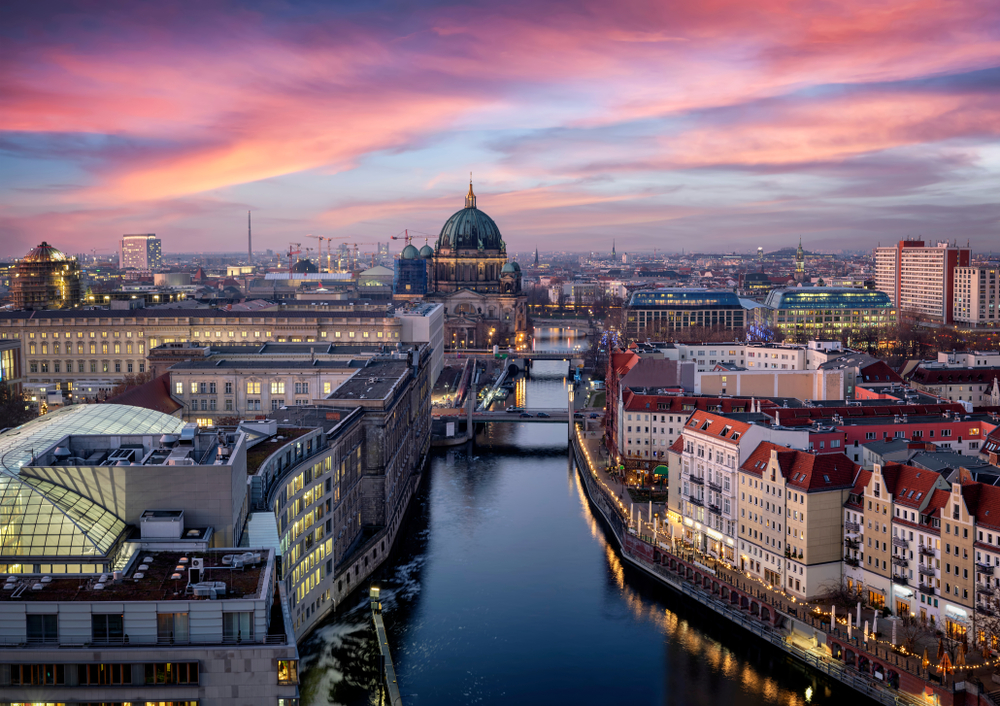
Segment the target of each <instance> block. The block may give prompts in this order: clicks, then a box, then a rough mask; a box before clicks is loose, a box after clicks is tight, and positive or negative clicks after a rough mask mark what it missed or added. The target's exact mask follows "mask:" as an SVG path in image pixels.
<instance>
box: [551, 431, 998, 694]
mask: <svg viewBox="0 0 1000 706" xmlns="http://www.w3.org/2000/svg"><path fill="white" fill-rule="evenodd" d="M600 444H601V439H600V432H586V431H584V430H583V428H582V427H581V426H580V425H577V424H575V425H574V428H573V430H572V435H571V450H572V453H573V455H574V459H575V461H576V464H575V465H576V468H577V472H578V474H579V476H580V477H581V479H582V481H583V485H584V488H585V490H586V493H587V496H588V499H589V500H590V502H591V505H592V506H593V507H594V508H595V509H596V510H597V511H598V514H599V516H600V517H601V518H602V519H603V520H604V521H605V524H606V525H607V526H608V528H609V529H610V530H611V532H612V534H613V535H614V538H615V540H616V542H617V544H618V549H619V552H620V554H621V556H622V558H623V559H624V560H625V561H627V562H628V563H629V564H631V565H632V566H634V567H636V568H638V569H641V570H642V571H644V572H646V573H647V574H648V575H650V576H652V577H653V578H655V579H656V580H657V581H659V582H660V583H662V584H665V585H666V586H669V587H670V588H672V589H673V590H674V591H676V592H678V593H680V594H683V595H684V596H685V597H687V598H688V599H690V600H692V601H695V602H697V603H699V604H700V605H702V606H704V607H705V608H708V609H710V610H713V611H715V612H716V613H717V614H719V615H721V616H723V617H725V618H727V619H729V620H731V621H732V622H734V623H736V624H738V625H740V626H741V627H742V628H744V629H745V630H747V631H749V632H751V633H753V634H754V635H756V636H757V637H758V638H760V639H762V640H765V641H766V642H769V643H771V644H772V645H774V646H775V647H777V648H778V649H781V650H783V651H784V652H786V653H788V654H789V655H791V656H793V657H794V658H796V659H798V660H799V661H801V662H803V663H805V664H807V665H809V666H810V667H812V668H813V669H815V670H817V671H819V672H822V673H823V674H826V675H828V676H829V677H831V678H833V679H836V680H837V681H839V682H841V683H843V684H846V685H847V686H850V687H852V688H853V689H855V690H857V691H858V692H859V693H862V694H864V695H865V696H867V697H869V698H871V699H873V700H874V701H876V702H878V703H881V704H898V705H904V704H905V705H908V706H917V705H918V704H919V705H924V706H929V705H931V704H934V705H935V706H997V703H996V702H995V701H994V700H993V699H992V698H991V696H990V695H989V694H987V693H986V691H987V689H990V688H993V686H994V685H989V686H987V687H986V688H984V686H983V684H982V681H981V680H980V679H977V678H976V677H975V676H973V675H972V674H969V673H966V674H958V673H945V674H940V673H937V672H936V671H935V668H936V667H937V665H932V664H929V663H928V662H927V661H925V660H923V659H922V658H921V657H920V656H918V655H915V654H912V653H908V652H906V650H905V649H902V648H901V647H898V646H896V645H892V644H891V643H890V642H888V641H885V640H880V639H877V638H876V636H875V635H874V634H873V635H870V636H869V635H865V634H863V633H862V632H861V631H859V630H853V631H851V634H850V635H848V629H847V626H846V625H845V624H842V623H841V622H840V621H837V622H836V624H835V625H834V626H833V627H832V628H831V625H830V616H829V614H828V613H824V612H823V611H822V609H821V608H820V607H819V606H811V605H809V604H806V603H802V602H800V601H796V600H795V599H794V598H790V597H788V596H786V595H785V594H783V593H781V592H780V591H775V590H772V589H771V588H769V587H768V586H767V585H766V584H763V583H762V582H760V581H758V580H757V579H755V578H754V577H752V576H750V575H748V574H745V573H743V572H741V571H740V570H739V569H738V568H736V567H734V566H732V565H730V564H728V563H725V562H721V561H719V560H717V559H715V558H714V557H709V556H706V555H704V554H702V553H701V552H699V551H697V550H695V549H694V548H693V547H691V546H688V545H685V544H684V543H683V542H678V541H676V540H675V539H673V538H671V537H670V536H668V535H667V534H665V533H664V532H663V531H662V527H661V526H660V525H659V523H658V521H657V519H658V518H657V512H659V517H660V518H662V517H664V513H663V506H662V505H661V506H659V508H657V506H656V505H654V506H653V510H652V513H651V514H652V518H650V517H649V514H650V509H649V507H648V506H647V505H641V506H633V505H631V504H630V503H629V501H628V497H629V496H628V494H627V493H626V492H625V489H624V488H623V487H622V485H621V484H620V483H619V482H618V481H617V480H616V479H615V478H614V477H612V476H611V475H610V474H609V473H608V472H607V471H606V469H605V467H604V463H603V459H602V457H601V454H600ZM650 520H652V522H651V521H650Z"/></svg>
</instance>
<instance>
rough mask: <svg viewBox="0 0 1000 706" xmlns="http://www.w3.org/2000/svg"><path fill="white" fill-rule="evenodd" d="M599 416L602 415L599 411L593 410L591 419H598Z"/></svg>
mask: <svg viewBox="0 0 1000 706" xmlns="http://www.w3.org/2000/svg"><path fill="white" fill-rule="evenodd" d="M598 416H600V415H598V414H597V412H591V414H590V418H591V419H597V417H598Z"/></svg>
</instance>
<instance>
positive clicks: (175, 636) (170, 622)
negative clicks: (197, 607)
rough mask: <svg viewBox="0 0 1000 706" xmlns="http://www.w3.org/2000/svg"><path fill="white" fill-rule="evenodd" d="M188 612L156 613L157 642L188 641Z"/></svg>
mask: <svg viewBox="0 0 1000 706" xmlns="http://www.w3.org/2000/svg"><path fill="white" fill-rule="evenodd" d="M188 638H189V633H188V614H187V613H158V614H157V615H156V640H157V642H166V643H168V644H173V643H174V642H187V641H188Z"/></svg>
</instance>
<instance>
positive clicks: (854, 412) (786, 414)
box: [762, 403, 965, 424]
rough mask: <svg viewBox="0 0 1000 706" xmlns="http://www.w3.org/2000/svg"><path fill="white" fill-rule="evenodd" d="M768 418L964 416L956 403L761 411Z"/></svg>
mask: <svg viewBox="0 0 1000 706" xmlns="http://www.w3.org/2000/svg"><path fill="white" fill-rule="evenodd" d="M762 411H764V412H765V414H767V413H769V412H770V415H769V416H772V417H773V416H774V412H779V413H780V414H781V423H782V424H785V423H786V421H788V420H792V419H829V418H831V417H834V416H839V417H843V418H844V422H845V423H850V422H851V421H854V420H855V419H861V418H866V417H895V416H896V415H897V414H898V415H903V414H906V415H909V416H911V417H916V416H921V415H924V416H926V415H938V416H939V417H940V415H941V414H943V413H944V412H957V413H959V414H962V415H964V414H965V407H963V406H962V405H960V404H957V403H948V404H924V405H921V404H861V405H857V406H846V407H823V406H814V407H796V408H789V409H785V408H783V407H782V408H780V409H778V408H772V409H765V410H762Z"/></svg>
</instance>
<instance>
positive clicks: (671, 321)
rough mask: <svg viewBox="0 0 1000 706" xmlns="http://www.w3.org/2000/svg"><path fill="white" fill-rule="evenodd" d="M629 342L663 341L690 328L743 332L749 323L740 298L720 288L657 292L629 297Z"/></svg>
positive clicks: (639, 293)
mask: <svg viewBox="0 0 1000 706" xmlns="http://www.w3.org/2000/svg"><path fill="white" fill-rule="evenodd" d="M627 309H628V311H627V314H626V331H625V332H626V335H627V336H628V338H629V339H632V340H635V339H645V338H653V339H657V338H666V337H669V336H671V335H676V334H678V333H681V332H683V331H685V330H687V329H691V328H707V329H725V330H732V331H736V330H739V331H742V330H743V328H744V326H745V325H746V324H747V323H749V322H748V321H746V318H745V317H746V311H745V310H744V308H743V305H742V304H741V303H740V299H739V297H737V296H736V295H735V294H734V293H733V292H730V291H728V290H723V289H684V288H671V289H656V290H650V291H639V292H635V293H633V294H632V296H631V297H630V298H629V301H628V307H627Z"/></svg>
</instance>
